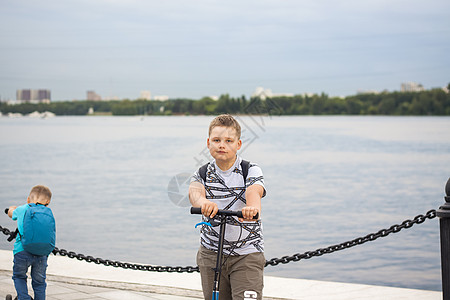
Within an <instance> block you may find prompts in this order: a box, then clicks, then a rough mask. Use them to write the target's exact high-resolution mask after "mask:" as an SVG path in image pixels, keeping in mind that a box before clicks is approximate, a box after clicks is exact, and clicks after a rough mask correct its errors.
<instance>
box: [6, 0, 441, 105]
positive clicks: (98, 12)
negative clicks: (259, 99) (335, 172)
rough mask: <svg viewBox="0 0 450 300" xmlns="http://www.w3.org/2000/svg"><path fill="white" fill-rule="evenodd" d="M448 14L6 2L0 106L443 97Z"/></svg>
mask: <svg viewBox="0 0 450 300" xmlns="http://www.w3.org/2000/svg"><path fill="white" fill-rule="evenodd" d="M449 12H450V1H448V0H428V1H423V0H420V1H417V0H408V1H406V0H389V1H388V0H341V1H336V0H315V1H304V0H258V1H253V0H227V1H225V0H221V1H220V0H192V1H186V0H164V1H162V0H159V1H156V0H64V1H61V0H39V1H32V0H0V99H2V100H7V99H13V100H14V99H15V98H16V90H17V89H50V90H51V93H52V101H58V100H74V99H77V100H82V99H86V92H87V91H88V90H94V91H95V92H96V93H97V94H99V95H101V96H102V97H103V98H108V97H109V98H112V97H118V98H120V99H122V98H128V99H136V98H138V97H139V95H140V92H141V91H143V90H149V91H150V92H151V94H152V97H153V96H156V95H167V96H169V97H170V98H171V99H174V98H190V99H200V98H202V97H205V96H220V95H222V94H229V95H230V96H232V97H240V96H242V95H245V96H246V97H249V96H250V95H251V94H252V93H253V92H254V91H255V89H256V88H257V87H264V88H266V89H271V90H272V92H273V93H275V94H278V93H291V94H303V93H322V92H323V93H326V94H328V95H330V96H348V95H354V94H356V93H357V92H358V91H383V90H388V91H395V90H400V85H401V83H403V82H416V83H420V84H422V85H423V86H424V87H425V88H426V89H430V88H435V87H444V86H447V85H448V84H449V83H450V17H449Z"/></svg>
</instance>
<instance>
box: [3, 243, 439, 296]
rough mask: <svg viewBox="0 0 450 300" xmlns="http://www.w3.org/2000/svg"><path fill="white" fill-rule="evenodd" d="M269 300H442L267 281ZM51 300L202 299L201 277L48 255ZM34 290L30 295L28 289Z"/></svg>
mask: <svg viewBox="0 0 450 300" xmlns="http://www.w3.org/2000/svg"><path fill="white" fill-rule="evenodd" d="M12 261H13V255H12V251H5V250H0V300H1V299H5V296H6V295H7V294H12V295H15V290H14V286H13V283H12V280H11V275H12V272H11V270H12ZM264 282H265V287H264V298H265V299H268V300H269V299H305V300H306V299H308V300H330V299H332V300H350V299H352V300H353V299H371V300H394V299H395V300H403V299H405V300H406V299H411V300H413V299H420V300H438V299H439V300H440V299H442V293H441V292H433V291H423V290H414V289H403V288H391V287H381V286H371V285H362V284H347V283H336V282H326V281H315V280H303V279H290V278H280V277H272V276H265V279H264ZM47 283H48V286H47V299H48V300H78V299H93V300H94V299H95V300H105V299H106V300H127V299H133V300H140V299H142V300H145V299H159V300H187V299H201V298H202V293H201V286H200V275H199V274H198V273H193V274H189V273H182V274H179V273H156V272H145V271H134V270H124V269H119V268H114V267H106V266H102V265H96V264H93V263H87V262H85V261H78V260H76V259H70V258H67V257H61V256H54V255H50V257H49V267H48V270H47ZM30 291H32V289H31V286H30Z"/></svg>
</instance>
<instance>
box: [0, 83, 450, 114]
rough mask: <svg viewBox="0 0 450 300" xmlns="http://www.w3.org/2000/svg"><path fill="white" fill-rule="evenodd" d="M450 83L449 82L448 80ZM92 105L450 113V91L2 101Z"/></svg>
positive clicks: (70, 107)
mask: <svg viewBox="0 0 450 300" xmlns="http://www.w3.org/2000/svg"><path fill="white" fill-rule="evenodd" d="M449 87H450V84H449ZM90 108H93V110H94V112H96V113H112V114H113V115H116V116H123V115H217V114H222V113H229V114H259V115H436V116H449V115H450V94H449V93H447V92H445V91H444V90H442V89H432V90H427V91H423V92H407V93H401V92H392V93H388V92H383V93H381V94H360V95H354V96H348V97H346V98H337V97H333V98H330V97H329V96H328V95H326V94H324V93H322V94H320V95H318V94H315V95H295V96H293V97H274V98H268V99H265V100H262V99H259V98H251V99H250V100H247V99H246V98H245V96H241V97H237V98H233V97H230V95H228V94H224V95H221V96H220V97H219V99H218V100H213V99H211V98H210V97H204V98H202V99H200V100H192V99H172V100H168V101H149V100H142V99H140V100H134V101H131V100H122V101H60V102H52V103H50V104H43V103H41V104H30V103H24V104H19V105H9V104H7V103H1V102H0V111H1V112H2V113H3V114H7V113H22V114H29V113H32V112H34V111H38V112H44V111H51V112H53V113H55V114H56V115H86V114H87V113H88V111H89V109H90Z"/></svg>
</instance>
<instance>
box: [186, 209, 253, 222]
mask: <svg viewBox="0 0 450 300" xmlns="http://www.w3.org/2000/svg"><path fill="white" fill-rule="evenodd" d="M191 214H193V215H201V214H202V209H201V208H200V207H191ZM217 215H219V216H234V217H238V218H243V216H242V211H240V210H224V209H219V211H218V212H217ZM258 219H259V213H256V215H255V216H253V220H258Z"/></svg>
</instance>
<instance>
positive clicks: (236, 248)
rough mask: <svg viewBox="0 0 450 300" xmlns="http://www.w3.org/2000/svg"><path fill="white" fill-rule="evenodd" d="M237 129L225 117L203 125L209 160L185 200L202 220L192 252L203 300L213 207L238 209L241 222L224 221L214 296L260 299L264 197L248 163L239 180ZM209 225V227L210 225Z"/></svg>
mask: <svg viewBox="0 0 450 300" xmlns="http://www.w3.org/2000/svg"><path fill="white" fill-rule="evenodd" d="M240 138H241V127H240V125H239V123H238V122H237V121H236V120H235V119H234V118H233V117H232V116H230V115H220V116H218V117H216V118H215V119H214V120H213V121H212V122H211V124H210V126H209V137H208V139H207V146H208V149H209V152H210V153H211V156H212V157H213V158H214V160H213V161H212V162H211V163H209V164H208V166H207V172H206V177H205V179H206V180H203V178H202V175H201V174H200V172H199V171H197V172H196V173H195V174H194V175H193V177H192V179H191V184H190V185H189V200H190V202H191V204H192V206H193V207H200V208H201V210H202V214H203V216H202V218H203V219H204V221H208V220H210V219H211V223H212V224H213V226H212V227H209V226H206V225H203V226H202V230H201V241H200V243H201V245H200V249H199V251H198V253H197V264H198V266H199V269H200V275H201V280H202V289H203V295H204V298H205V300H211V299H212V290H213V281H214V268H215V266H216V258H217V251H218V234H219V232H218V231H219V225H218V224H217V223H216V224H215V223H214V220H213V218H214V216H215V215H216V213H217V211H218V210H219V209H226V210H242V214H243V219H239V220H236V219H230V220H229V221H227V225H226V231H225V236H224V250H223V255H224V258H223V265H222V272H221V277H220V286H219V297H220V300H226V299H234V300H236V299H246V300H247V299H262V289H263V271H264V265H265V262H266V260H265V258H264V253H263V252H264V243H263V236H262V225H261V220H257V221H255V220H253V216H255V215H256V214H257V213H259V216H261V198H262V197H264V196H265V194H266V192H265V188H264V179H263V174H262V171H261V169H260V168H259V167H258V166H257V165H256V164H254V163H250V164H249V165H248V174H247V177H246V180H245V182H244V175H243V174H244V173H245V172H243V168H244V166H243V164H241V162H242V159H241V158H240V157H239V156H238V155H237V154H236V153H237V151H238V150H239V149H240V148H241V146H242V141H241V139H240ZM214 224H215V225H214Z"/></svg>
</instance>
